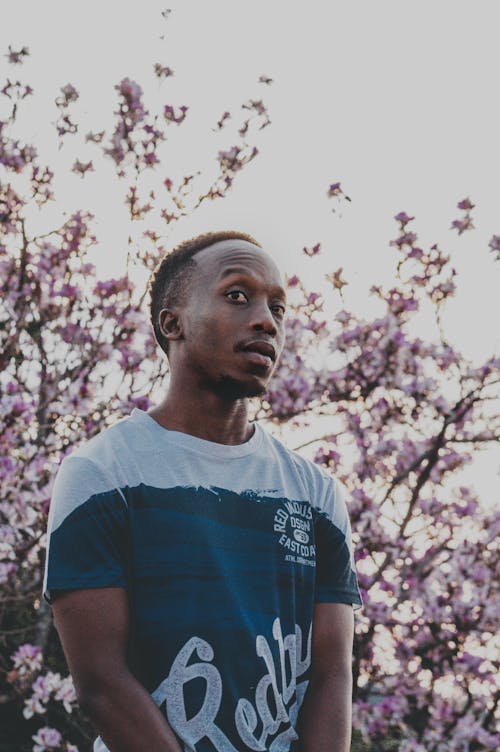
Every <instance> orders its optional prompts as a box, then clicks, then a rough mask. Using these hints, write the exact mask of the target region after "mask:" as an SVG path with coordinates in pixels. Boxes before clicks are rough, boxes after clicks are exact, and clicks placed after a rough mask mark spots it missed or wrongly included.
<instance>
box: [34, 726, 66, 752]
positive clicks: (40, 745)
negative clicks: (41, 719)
mask: <svg viewBox="0 0 500 752" xmlns="http://www.w3.org/2000/svg"><path fill="white" fill-rule="evenodd" d="M31 738H32V739H33V741H34V742H35V745H34V747H33V752H50V750H54V749H57V748H58V747H59V746H60V744H61V742H62V736H61V734H60V733H59V731H58V730H57V729H54V728H49V727H48V726H44V727H43V728H41V729H38V732H37V733H36V734H35V735H34V736H32V737H31Z"/></svg>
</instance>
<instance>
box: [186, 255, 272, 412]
mask: <svg viewBox="0 0 500 752" xmlns="http://www.w3.org/2000/svg"><path fill="white" fill-rule="evenodd" d="M195 260H196V268H195V271H194V274H193V278H192V282H191V284H190V289H189V294H188V299H187V300H186V301H185V302H184V304H183V305H182V306H181V309H180V312H179V316H180V320H181V322H182V337H181V339H180V340H179V342H178V345H179V347H178V348H177V351H178V353H179V355H180V359H178V360H177V362H176V367H177V366H178V365H180V366H181V368H183V369H189V371H190V374H191V375H192V376H193V377H194V379H195V382H196V383H198V384H200V385H203V386H204V387H207V386H208V387H209V388H211V389H212V390H213V391H214V392H217V393H219V394H220V395H221V396H224V397H229V398H241V397H253V396H256V395H259V394H262V393H263V392H264V391H265V387H266V385H267V383H268V381H269V379H270V377H271V374H272V372H273V370H274V367H275V364H276V361H277V359H278V357H279V355H280V354H281V351H282V349H283V342H284V316H285V292H284V290H283V286H282V280H281V275H280V272H279V270H278V268H277V267H276V264H275V263H274V261H273V259H272V258H271V256H269V254H267V253H266V252H265V251H263V250H262V249H261V248H258V247H257V246H255V245H253V244H252V243H248V242H247V241H244V240H225V241H222V242H219V243H216V244H214V245H212V246H209V247H207V248H204V249H203V250H202V251H200V252H199V253H198V254H197V255H196V257H195Z"/></svg>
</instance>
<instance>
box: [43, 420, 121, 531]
mask: <svg viewBox="0 0 500 752" xmlns="http://www.w3.org/2000/svg"><path fill="white" fill-rule="evenodd" d="M128 420H129V419H128V418H121V419H119V420H118V421H117V422H116V423H114V424H113V425H111V426H109V427H108V428H105V429H104V430H103V431H101V432H100V433H98V434H96V435H95V436H93V437H92V438H90V439H87V440H85V441H82V443H80V444H79V445H78V446H76V447H73V448H72V449H71V451H70V452H69V453H68V454H66V455H64V457H63V458H62V460H61V461H60V463H59V465H58V466H57V467H56V468H55V473H54V479H53V486H52V493H51V505H50V517H49V522H50V527H57V526H58V525H59V524H60V523H61V521H62V520H63V519H64V518H65V517H67V515H68V514H70V513H71V512H72V511H74V510H75V509H76V508H77V507H79V506H81V505H82V504H83V503H85V502H86V501H88V500H89V499H90V498H92V497H95V496H97V495H101V494H107V493H110V492H112V493H115V494H116V492H117V491H118V494H119V496H120V498H121V499H123V495H122V493H121V490H120V489H121V487H122V486H123V485H126V484H124V483H123V477H122V476H123V473H122V472H121V463H120V453H121V452H122V450H123V447H124V446H125V445H127V444H129V445H130V437H127V435H126V434H127V431H128V428H127V422H128ZM123 500H124V499H123Z"/></svg>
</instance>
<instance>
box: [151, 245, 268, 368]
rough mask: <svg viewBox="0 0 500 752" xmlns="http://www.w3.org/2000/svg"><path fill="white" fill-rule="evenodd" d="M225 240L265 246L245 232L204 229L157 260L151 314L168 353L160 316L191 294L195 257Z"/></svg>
mask: <svg viewBox="0 0 500 752" xmlns="http://www.w3.org/2000/svg"><path fill="white" fill-rule="evenodd" d="M222 240H246V241H247V242H248V243H253V245H256V246H258V247H259V248H262V246H261V245H260V243H258V242H257V241H256V240H255V238H253V237H252V236H251V235H248V234H247V233H246V232H239V231H237V230H220V231H216V232H204V233H203V234H201V235H197V236H196V237H194V238H190V239H189V240H184V241H183V242H182V243H179V244H178V245H176V246H175V248H173V249H172V250H171V251H170V252H168V253H166V254H165V256H163V258H162V259H161V260H160V261H159V262H158V264H157V265H156V267H155V269H154V270H153V272H152V274H151V277H150V278H149V283H148V292H149V295H150V298H151V299H150V304H149V307H150V316H151V324H152V326H153V331H154V335H155V338H156V341H157V342H158V344H159V346H160V347H161V349H162V350H163V352H164V353H165V354H166V355H167V356H168V345H169V342H168V339H166V337H164V336H163V334H162V332H161V329H160V327H159V321H158V319H159V315H160V311H161V310H162V309H163V308H171V307H172V306H174V305H179V304H182V303H183V302H184V301H185V300H186V298H187V295H188V293H189V286H190V283H191V280H192V277H193V274H194V270H195V269H196V261H195V259H194V257H195V256H196V254H197V253H199V252H200V251H202V250H203V249H204V248H207V247H208V246H210V245H213V243H218V242H220V241H222Z"/></svg>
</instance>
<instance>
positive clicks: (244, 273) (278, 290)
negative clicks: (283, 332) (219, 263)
mask: <svg viewBox="0 0 500 752" xmlns="http://www.w3.org/2000/svg"><path fill="white" fill-rule="evenodd" d="M232 275H234V276H236V275H237V276H239V277H251V274H249V272H248V270H247V269H243V268H242V267H239V266H230V267H227V268H226V269H224V271H222V272H221V273H220V275H219V279H220V280H223V279H225V277H230V276H232ZM272 292H273V293H275V294H277V295H279V296H280V298H283V300H286V292H285V291H284V289H283V288H282V287H273V288H272Z"/></svg>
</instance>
